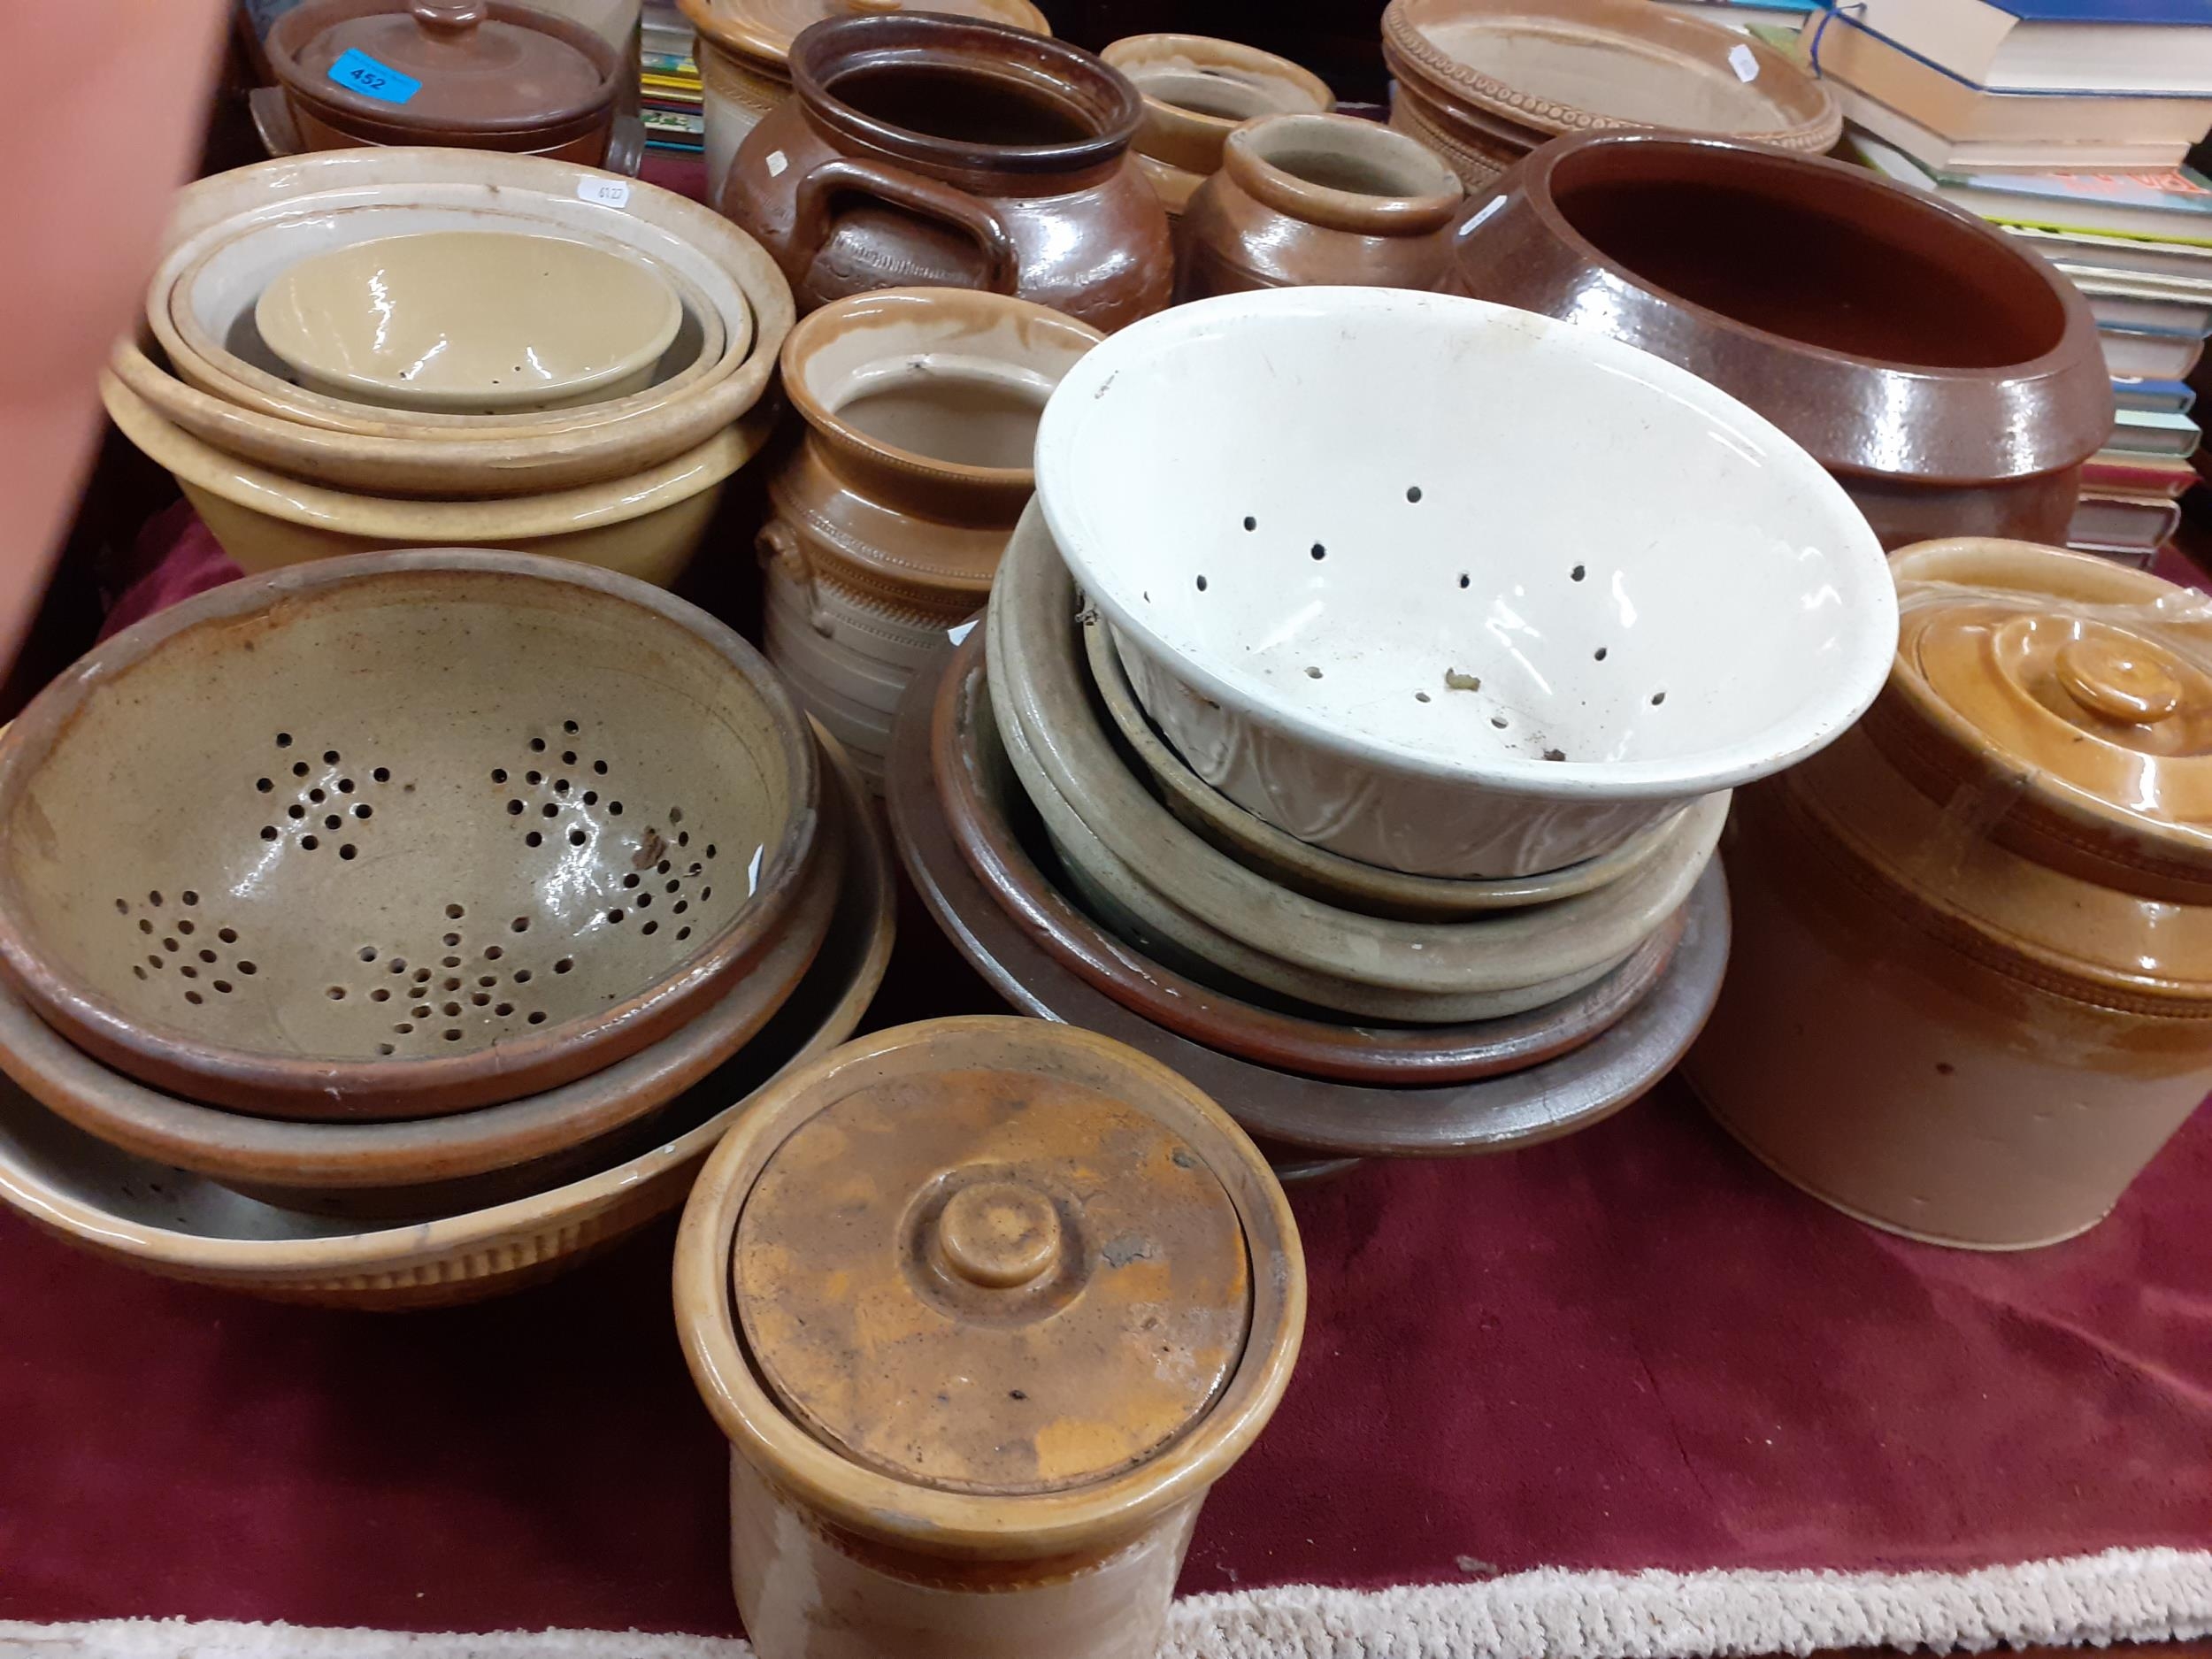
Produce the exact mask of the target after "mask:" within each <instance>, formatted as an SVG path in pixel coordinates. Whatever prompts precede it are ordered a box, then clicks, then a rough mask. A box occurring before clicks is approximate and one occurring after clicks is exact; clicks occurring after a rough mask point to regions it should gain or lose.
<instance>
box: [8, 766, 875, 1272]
mask: <svg viewBox="0 0 2212 1659" xmlns="http://www.w3.org/2000/svg"><path fill="white" fill-rule="evenodd" d="M826 752H827V753H828V754H829V755H830V758H831V769H832V771H833V773H834V774H835V775H836V777H837V778H838V780H839V784H838V787H839V790H840V798H841V799H842V800H845V801H849V802H856V800H857V794H856V791H857V787H858V786H857V784H856V781H855V780H853V779H852V778H851V776H850V773H849V770H848V769H847V768H846V767H845V765H844V763H843V760H842V758H841V757H840V756H838V755H837V754H836V752H835V746H834V744H829V745H827V746H826ZM848 822H849V825H850V826H851V829H852V832H853V840H852V843H851V852H852V861H851V863H850V864H849V866H848V873H847V879H845V880H844V881H843V882H842V883H841V885H840V888H839V892H838V896H837V910H836V914H835V915H834V917H833V918H832V921H831V924H830V930H829V934H828V937H827V938H826V940H825V941H824V943H823V946H822V949H821V952H820V954H819V955H818V956H817V958H816V960H815V963H814V965H813V966H812V968H810V970H809V971H808V972H807V973H806V975H805V977H804V978H803V979H801V980H800V982H799V985H798V987H797V988H796V989H795V991H794V992H793V993H792V995H790V997H789V998H788V999H787V1001H786V1002H784V1004H783V1006H782V1007H781V1008H780V1010H777V1013H776V1015H775V1017H774V1018H772V1019H771V1020H770V1021H769V1022H768V1023H767V1025H764V1026H763V1027H762V1028H761V1030H760V1032H759V1033H757V1035H756V1036H755V1037H754V1039H753V1040H752V1041H749V1042H748V1043H747V1044H746V1045H745V1046H744V1047H743V1048H741V1049H740V1050H739V1051H738V1052H737V1053H736V1054H735V1055H733V1056H731V1057H730V1058H729V1059H728V1060H726V1061H725V1062H724V1063H723V1064H721V1065H719V1066H718V1067H716V1068H715V1069H714V1070H713V1071H710V1073H708V1074H707V1075H706V1076H705V1077H704V1078H703V1079H700V1080H699V1081H697V1082H696V1083H695V1084H694V1085H693V1086H692V1087H690V1088H689V1089H687V1091H686V1092H685V1093H684V1094H681V1095H680V1097H679V1098H678V1099H677V1100H675V1101H674V1102H672V1103H671V1104H670V1105H669V1106H668V1108H667V1109H666V1110H664V1112H662V1113H661V1114H659V1115H658V1116H657V1117H656V1118H654V1119H653V1120H652V1121H651V1123H650V1124H649V1125H640V1127H639V1130H638V1131H637V1135H636V1137H634V1138H639V1139H641V1138H642V1137H646V1136H649V1137H650V1138H649V1140H643V1141H642V1143H641V1144H632V1143H631V1140H630V1139H622V1138H618V1139H616V1140H614V1141H611V1142H610V1143H608V1145H607V1148H606V1150H605V1153H604V1155H603V1159H599V1158H595V1167H594V1168H593V1169H592V1170H591V1171H589V1172H588V1173H586V1174H583V1175H581V1176H579V1177H577V1178H575V1179H569V1180H567V1181H565V1183H564V1184H562V1185H558V1186H555V1187H549V1188H544V1189H541V1190H539V1191H536V1192H534V1193H532V1194H528V1195H526V1196H524V1197H520V1198H516V1199H512V1200H510V1201H509V1202H503V1203H495V1204H492V1205H490V1206H489V1207H488V1208H476V1209H470V1210H455V1211H449V1212H447V1213H445V1214H443V1215H440V1216H437V1217H433V1218H431V1219H428V1220H418V1221H411V1222H408V1223H406V1224H405V1225H393V1224H390V1223H387V1222H366V1223H365V1222H360V1221H349V1220H346V1219H342V1218H338V1217H331V1216H328V1215H321V1214H315V1213H311V1212H309V1211H306V1210H299V1209H296V1208H292V1207H289V1206H285V1205H277V1204H270V1203H265V1202H260V1201H258V1200H256V1199H252V1198H248V1197H245V1196H243V1195H242V1194H239V1193H237V1192H235V1191H233V1190H231V1189H229V1188H227V1187H221V1186H219V1185H217V1184H216V1183H215V1182H213V1181H211V1180H210V1179H207V1178H206V1177H204V1176H201V1175H196V1174H194V1173H192V1172H190V1171H185V1170H180V1169H176V1168H173V1167H172V1166H170V1165H168V1164H160V1163H156V1162H153V1161H150V1160H149V1159H146V1158H142V1157H137V1156H133V1155H131V1154H130V1153H127V1152H125V1151H123V1150H121V1149H119V1148H116V1147H112V1146H109V1145H107V1144H106V1143H104V1142H103V1141H99V1140H97V1139H96V1138H95V1137H94V1136H92V1135H90V1134H88V1133H85V1132H84V1131H83V1130H81V1129H79V1128H78V1127H76V1126H75V1125H73V1124H70V1123H68V1122H66V1121H65V1120H64V1119H63V1118H59V1117H58V1116H56V1115H55V1114H54V1113H52V1112H50V1111H48V1110H45V1109H44V1108H43V1107H42V1106H40V1105H39V1104H38V1103H37V1102H35V1101H34V1100H33V1099H31V1098H30V1096H29V1095H27V1094H24V1093H22V1092H21V1091H19V1089H18V1088H16V1087H14V1086H13V1085H12V1084H11V1083H7V1082H0V1202H4V1203H6V1204H8V1205H10V1206H11V1207H12V1208H13V1209H14V1210H17V1212H18V1213H19V1214H21V1215H22V1216H24V1217H26V1218H27V1219H28V1220H30V1221H32V1222H34V1223H35V1224H36V1225H39V1226H41V1227H42V1228H44V1229H46V1230H47V1231H49V1232H50V1233H55V1234H56V1235H57V1236H58V1237H60V1238H62V1239H64V1240H67V1241H68V1242H70V1243H73V1244H75V1245H78V1246H80V1247H81V1248H85V1249H88V1250H90V1251H92V1252H94V1253H95V1254H96V1255H100V1256H105V1257H108V1258H109V1259H111V1260H112V1261H115V1262H117V1263H119V1264H121V1265H123V1266H127V1267H134V1268H137V1269H139V1270H140V1271H145V1272H151V1273H156V1274H158V1275H161V1276H162V1277H165V1278H170V1279H187V1280H190V1281H193V1282H196V1283H199V1284H206V1285H214V1286H225V1287H227V1288H230V1289H234V1290H241V1291H244V1292H247V1293H249V1294H254V1295H259V1296H265V1297H269V1298H272V1299H274V1300H278V1301H285V1302H314V1303H320V1304H323V1305H326V1306H332V1307H345V1308H358V1309H374V1310H399V1309H410V1308H425V1307H437V1306H443V1305H446V1304H449V1303H454V1302H475V1301H480V1300H482V1299H484V1298H487V1297H491V1296H497V1295H503V1294H507V1293H509V1292H511V1291H515V1290H518V1289H521V1288H523V1287H524V1286H528V1285H532V1284H535V1283H537V1282H539V1281H540V1280H542V1279H549V1278H551V1277H553V1276H554V1275H556V1274H558V1273H562V1272H565V1271H567V1270H568V1269H570V1268H572V1267H573V1266H575V1265H577V1264H578V1263H581V1262H583V1261H586V1260H588V1259H589V1258H590V1257H591V1256H594V1255H595V1254H597V1253H598V1252H600V1251H602V1250H604V1249H606V1248H609V1247H610V1246H611V1245H614V1244H616V1243H618V1242H619V1241H620V1240H623V1239H625V1238H626V1237H628V1236H629V1235H630V1234H632V1233H635V1232H636V1231H637V1230H638V1229H640V1228H641V1227H643V1226H644V1225H647V1224H648V1223H649V1222H650V1221H652V1220H653V1219H654V1218H655V1217H657V1216H661V1215H664V1214H666V1213H667V1212H668V1211H670V1210H673V1209H675V1208H677V1207H678V1206H680V1204H681V1203H682V1202H683V1201H684V1195H685V1194H686V1193H687V1192H688V1191H689V1190H690V1188H691V1184H692V1179H693V1177H694V1176H695V1175H696V1174H697V1172H698V1169H699V1165H700V1164H701V1163H702V1162H703V1160H704V1158H705V1157H706V1155H707V1153H708V1152H709V1151H710V1150H711V1149H712V1148H713V1147H714V1145H715V1144H716V1142H718V1141H720V1140H721V1138H722V1136H723V1135H724V1133H726V1132H727V1130H728V1129H729V1126H730V1125H731V1124H732V1123H733V1122H734V1121H735V1120H736V1119H737V1118H738V1117H739V1116H740V1115H741V1114H742V1113H743V1112H744V1111H745V1110H747V1108H748V1107H749V1105H750V1103H751V1101H752V1097H753V1095H754V1094H755V1093H756V1092H757V1090H758V1089H759V1088H760V1087H762V1086H763V1085H764V1084H765V1083H766V1082H767V1081H769V1080H770V1079H772V1078H773V1077H775V1076H777V1075H779V1074H780V1073H781V1072H782V1071H784V1070H786V1069H787V1068H788V1067H790V1066H793V1065H798V1064H804V1063H805V1062H806V1061H807V1060H809V1059H810V1058H811V1057H812V1056H815V1055H817V1054H818V1053H821V1052H823V1051H824V1050H826V1049H828V1048H834V1047H835V1046H836V1045H837V1044H838V1043H840V1042H842V1041H844V1040H845V1039H846V1038H847V1037H849V1035H851V1034H852V1032H853V1031H854V1029H855V1028H856V1026H857V1025H858V1024H859V1022H860V1019H861V1018H862V1016H863V1015H864V1013H865V1012H866V1011H867V1008H868V1003H869V1002H870V1000H871V999H872V997H873V996H874V995H875V992H876V987H878V986H879V984H880V983H881V982H882V979H883V972H884V969H885V967H886V965H887V964H888V962H889V960H890V955H891V944H892V938H893V907H894V897H895V895H894V894H893V890H892V876H891V869H890V862H889V852H888V849H887V847H886V845H885V843H884V839H883V836H882V833H881V832H880V831H879V830H878V829H877V827H876V826H875V824H874V823H873V821H872V815H871V814H869V813H865V812H859V811H856V812H854V813H853V815H852V816H851V817H850V818H849V820H848Z"/></svg>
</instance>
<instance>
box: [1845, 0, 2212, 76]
mask: <svg viewBox="0 0 2212 1659" xmlns="http://www.w3.org/2000/svg"><path fill="white" fill-rule="evenodd" d="M1823 4H1826V5H1828V6H1830V7H1831V8H1832V9H1836V10H1840V9H1841V7H1842V6H1845V5H1847V6H1848V7H1849V8H1850V12H1849V15H1850V16H1851V17H1852V18H1854V19H1856V20H1857V21H1858V22H1859V23H1860V24H1862V25H1863V27H1865V28H1867V29H1868V30H1869V31H1870V32H1871V33H1873V34H1876V35H1881V36H1882V37H1883V38H1884V39H1885V40H1889V41H1893V42H1896V43H1897V44H1898V45H1900V46H1901V47H1903V48H1904V49H1905V50H1907V51H1909V52H1913V53H1915V54H1916V55H1918V56H1919V57H1922V58H1926V59H1927V60H1928V61H1929V62H1930V63H1932V64H1934V65H1938V66H1939V67H1940V68H1943V69H1946V70H1948V71H1949V72H1950V73H1952V74H1955V75H1957V76H1959V77H1960V78H1961V79H1962V80H1966V81H1973V82H1974V83H1975V84H1976V85H1977V86H1983V87H1989V88H1994V89H1997V90H2001V91H2006V92H2081V91H2088V92H2155V93H2181V94H2191V95H2195V94H2203V93H2208V92H2212V29H2208V28H2207V27H2205V25H2207V24H2212V0H1823Z"/></svg>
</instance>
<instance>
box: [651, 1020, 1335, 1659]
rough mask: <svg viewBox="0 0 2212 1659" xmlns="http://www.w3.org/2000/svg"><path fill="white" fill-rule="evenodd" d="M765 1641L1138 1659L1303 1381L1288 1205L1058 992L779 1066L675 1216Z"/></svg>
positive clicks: (752, 1611)
mask: <svg viewBox="0 0 2212 1659" xmlns="http://www.w3.org/2000/svg"><path fill="white" fill-rule="evenodd" d="M675 1299H676V1322H677V1327H678V1331H679V1333H680V1336H681V1338H682V1340H683V1345H684V1352H685V1356H686V1358H687V1360H688V1361H689V1362H690V1365H691V1373H692V1377H693V1379H694V1380H695V1382H696V1383H697V1385H698V1387H699V1391H700V1393H701V1394H702V1395H703V1398H704V1399H705V1401H706V1402H707V1406H708V1408H709V1409H710V1410H711V1411H712V1412H713V1414H714V1417H715V1420H716V1421H717V1422H718V1424H719V1425H721V1427H722V1430H723V1432H724V1433H725V1434H726V1435H727V1436H728V1437H729V1440H730V1451H731V1457H730V1471H731V1479H730V1508H731V1524H730V1546H731V1565H732V1578H733V1583H734V1585H735V1588H736V1592H737V1603H738V1609H739V1611H740V1612H741V1614H742V1616H743V1617H744V1621H745V1630H746V1633H747V1635H748V1636H749V1638H750V1639H751V1640H752V1643H753V1646H754V1649H755V1651H756V1652H757V1653H758V1654H759V1655H761V1659H882V1656H883V1655H891V1654H922V1653H929V1654H958V1655H963V1659H1149V1655H1152V1654H1153V1653H1154V1652H1155V1651H1156V1647H1157V1644H1158V1641H1159V1639H1160V1635H1161V1632H1162V1630H1163V1628H1164V1625H1165V1623H1166V1618H1167V1610H1168V1602H1169V1598H1170V1596H1171V1594H1172V1593H1173V1590H1174V1585H1175V1576H1176V1572H1177V1570H1178V1569H1179V1566H1180V1565H1181V1563H1182V1558H1183V1552H1184V1549H1185V1548H1186V1547H1187V1544H1188V1543H1189V1541H1190V1536H1191V1531H1192V1528H1193V1525H1194V1523H1195V1521H1196V1519H1197V1513H1198V1508H1199V1505H1200V1504H1201V1502H1203V1500H1204V1498H1205V1494H1206V1492H1207V1490H1208V1488H1209V1487H1210V1486H1212V1484H1213V1483H1214V1482H1215V1481H1216V1480H1217V1479H1219V1478H1220V1477H1221V1476H1222V1475H1223V1474H1224V1473H1225V1472H1226V1471H1227V1470H1228V1469H1229V1467H1230V1465H1231V1464H1233V1463H1234V1462H1235V1461H1236V1459H1237V1458H1238V1457H1239V1456H1240V1455H1241V1454H1242V1453H1243V1451H1244V1449H1245V1448H1247V1447H1248V1446H1249V1445H1250V1444H1251V1442H1252V1440H1254V1438H1255V1437H1256V1436H1257V1435H1258V1433H1259V1432H1260V1430H1261V1429H1262V1427H1263V1426H1264V1425H1265V1424H1266V1422H1267V1419H1268V1417H1269V1416H1270V1414H1271V1412H1272V1411H1273V1409H1274V1408H1275V1405H1276V1402H1278V1401H1279V1399H1280V1398H1281V1396H1282V1391H1283V1388H1284V1386H1285V1385H1286V1383H1287V1382H1288V1381H1289V1379H1290V1372H1291V1368H1292V1365H1293V1364H1294V1363H1295V1361H1296V1358H1297V1352H1298V1341H1299V1334H1300V1330H1301V1327H1302V1325H1303V1322H1304V1317H1305V1271H1304V1265H1303V1263H1302V1259H1301V1256H1300V1254H1299V1249H1298V1236H1297V1229H1296V1226H1295V1225H1294V1223H1293V1221H1292V1220H1291V1216H1290V1210H1289V1207H1288V1205H1287V1204H1286V1203H1285V1202H1284V1200H1283V1194H1282V1188H1281V1187H1279V1186H1278V1185H1277V1184H1276V1181H1275V1178H1274V1176H1273V1175H1272V1174H1271V1172H1270V1171H1269V1170H1268V1167H1267V1164H1266V1162H1265V1160H1264V1159H1263V1157H1262V1156H1261V1155H1260V1153H1259V1151H1258V1150H1257V1148H1255V1147H1254V1146H1253V1145H1252V1143H1251V1142H1250V1141H1248V1140H1246V1139H1245V1137H1244V1135H1243V1133H1241V1132H1240V1130H1238V1129H1237V1127H1236V1126H1235V1125H1233V1123H1231V1122H1230V1120H1229V1118H1228V1117H1227V1116H1226V1114H1225V1113H1224V1112H1223V1111H1222V1110H1221V1109H1220V1108H1219V1107H1218V1106H1217V1105H1215V1104H1214V1103H1213V1102H1211V1101H1210V1100H1208V1099H1207V1098H1206V1097H1205V1096H1204V1095H1202V1094H1200V1093H1199V1092H1198V1091H1197V1090H1196V1089H1194V1088H1193V1087H1191V1086H1190V1085H1189V1084H1188V1083H1187V1082H1185V1081H1184V1080H1183V1079H1181V1078H1179V1077H1178V1076H1177V1075H1176V1074H1175V1073H1174V1072H1172V1071H1169V1070H1168V1069H1167V1068H1166V1067H1164V1066H1163V1065H1161V1064H1158V1063H1157V1062H1156V1061H1153V1060H1149V1059H1147V1058H1146V1057H1145V1056H1142V1055H1140V1054H1138V1053H1137V1052H1136V1051H1135V1050H1134V1049H1132V1048H1125V1047H1124V1046H1122V1045H1121V1044H1119V1043H1117V1042H1113V1041H1110V1040H1108V1039H1106V1038H1103V1037H1100V1036H1097V1035H1095V1034H1094V1033H1090V1032H1086V1031H1079V1030H1076V1029H1075V1028H1073V1027H1071V1026H1066V1025H1050V1024H1048V1023H1046V1022H1044V1021H1041V1020H1031V1019H1020V1018H1010V1017H1003V1016H994V1017H987V1018H971V1019H944V1020H934V1021H931V1022H929V1023H927V1024H925V1025H908V1026H904V1027H902V1028H900V1029H897V1030H894V1031H887V1032H879V1033H877V1034H875V1035H874V1036H872V1037H866V1038H863V1039H861V1040H860V1041H857V1042H853V1043H849V1044H847V1045H846V1046H845V1047H844V1048H840V1049H838V1050H836V1051H835V1052H834V1053H833V1054H831V1055H829V1056H826V1057H825V1058H824V1059H823V1060H821V1061H820V1062H819V1063H818V1064H815V1065H812V1066H810V1067H808V1068H806V1069H804V1070H803V1071H797V1072H795V1073H793V1074H792V1075H791V1076H790V1077H788V1078H787V1079H784V1080H783V1081H782V1082H781V1083H779V1084H772V1085H771V1086H770V1087H769V1088H768V1089H767V1090H765V1091H764V1093H763V1094H761V1095H759V1096H758V1097H757V1099H756V1100H755V1102H754V1103H753V1106H752V1108H751V1109H750V1110H749V1111H748V1112H747V1114H746V1116H745V1118H743V1119H742V1121H741V1122H740V1123H739V1125H737V1127H736V1128H735V1129H733V1131H732V1132H731V1133H730V1134H729V1136H728V1138H727V1139H726V1140H725V1141H723V1142H722V1144H721V1146H720V1147H719V1148H717V1149H716V1151H715V1154H714V1156H713V1157H712V1158H710V1160H709V1161H708V1164H707V1167H706V1169H705V1171H703V1173H702V1174H701V1176H700V1178H699V1181H698V1184H697V1186H696V1187H694V1188H693V1190H692V1194H691V1199H690V1202H689V1203H688V1204H687V1206H686V1208H685V1211H684V1221H683V1227H682V1230H681V1232H680V1234H679V1236H678V1239H677V1245H676V1268H675Z"/></svg>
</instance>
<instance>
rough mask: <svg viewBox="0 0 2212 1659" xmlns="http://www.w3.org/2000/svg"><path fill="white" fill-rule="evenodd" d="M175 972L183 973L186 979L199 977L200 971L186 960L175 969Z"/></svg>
mask: <svg viewBox="0 0 2212 1659" xmlns="http://www.w3.org/2000/svg"><path fill="white" fill-rule="evenodd" d="M177 972H179V973H181V974H182V975H184V977H185V978H186V979H198V978H199V977H200V971H199V970H198V969H197V968H196V967H194V966H193V965H192V964H190V963H185V964H182V965H180V967H179V968H178V969H177Z"/></svg>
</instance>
